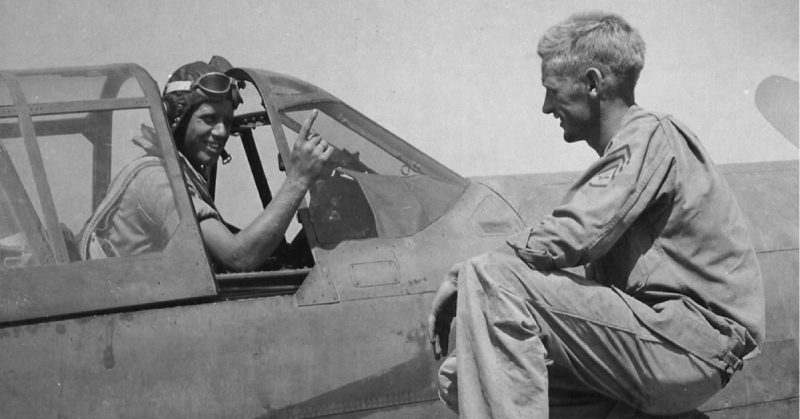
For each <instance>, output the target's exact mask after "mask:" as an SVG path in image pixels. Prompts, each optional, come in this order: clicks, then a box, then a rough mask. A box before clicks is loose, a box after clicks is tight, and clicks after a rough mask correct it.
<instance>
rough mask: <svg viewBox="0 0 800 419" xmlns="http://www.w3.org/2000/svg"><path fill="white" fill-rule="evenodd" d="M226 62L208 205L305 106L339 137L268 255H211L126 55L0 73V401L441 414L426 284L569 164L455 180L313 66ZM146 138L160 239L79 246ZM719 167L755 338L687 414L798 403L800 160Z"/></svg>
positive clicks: (91, 409) (520, 219)
mask: <svg viewBox="0 0 800 419" xmlns="http://www.w3.org/2000/svg"><path fill="white" fill-rule="evenodd" d="M215 60H216V62H217V63H220V65H224V64H225V61H224V60H221V59H219V58H217V59H215ZM212 61H214V60H212ZM226 68H227V66H226ZM227 73H228V74H229V75H231V76H232V77H234V78H236V79H238V80H239V81H240V84H241V85H242V86H243V89H242V92H243V95H244V96H245V104H244V105H243V106H242V107H240V109H238V110H237V115H236V117H235V121H234V130H235V136H234V137H231V139H230V140H229V143H228V150H229V151H230V159H227V158H226V161H228V160H229V162H228V164H222V165H220V167H219V168H218V170H217V171H216V172H215V173H214V174H213V176H212V182H211V186H212V193H215V195H216V200H217V202H219V203H220V205H221V206H223V205H224V204H227V205H228V208H241V209H242V211H246V210H247V209H248V208H249V209H251V210H253V211H258V209H259V208H261V207H263V206H265V205H266V204H267V203H268V202H269V201H270V199H271V193H270V190H271V189H273V190H274V188H275V185H277V184H279V183H280V180H281V179H280V177H281V176H283V175H282V174H281V167H282V166H283V165H284V164H285V163H286V162H289V159H288V153H289V149H290V145H291V144H290V143H289V140H291V139H293V138H294V136H295V134H294V133H295V132H297V131H298V130H299V127H300V123H301V121H303V119H304V118H305V116H306V115H307V114H308V113H309V112H311V111H312V110H313V109H318V110H319V111H320V114H319V117H318V118H317V121H316V123H315V125H314V128H313V129H314V130H316V131H318V132H320V133H321V134H322V135H323V137H324V138H325V139H327V140H328V142H329V143H330V144H332V145H333V146H334V147H336V153H335V155H334V157H335V160H336V162H337V165H338V167H337V168H336V169H335V171H334V172H333V173H332V174H331V176H329V177H326V178H324V179H322V180H320V181H318V182H317V183H316V184H315V185H314V186H313V188H312V189H311V191H310V193H309V196H308V199H307V201H306V203H304V204H303V205H302V207H301V209H300V211H299V212H298V217H297V218H298V221H297V225H296V226H295V227H294V228H293V229H290V231H289V232H288V233H287V239H286V243H285V244H284V246H283V247H282V249H283V250H282V251H280V252H278V253H277V255H276V257H275V260H274V261H273V262H274V263H272V264H271V266H272V268H271V269H269V270H264V271H258V272H246V273H225V272H216V271H215V270H214V267H213V266H212V263H211V261H210V260H209V257H208V256H207V254H206V252H205V250H204V247H203V241H202V237H201V235H200V231H199V228H198V225H197V222H196V220H195V218H194V213H193V209H192V204H191V201H190V199H189V195H188V192H187V190H186V186H185V184H184V181H183V178H182V174H181V168H180V164H179V160H178V155H177V152H176V150H175V145H174V143H173V140H172V138H171V136H170V133H169V130H168V126H167V122H166V121H165V118H164V114H163V108H162V105H161V101H160V93H159V88H158V86H157V84H156V82H155V81H154V80H153V78H152V77H151V76H150V75H149V74H148V73H147V72H146V71H145V70H144V69H142V68H141V67H140V66H138V65H135V64H114V65H106V66H92V67H80V68H56V69H41V70H15V71H12V70H7V71H0V353H2V357H0V416H1V417H8V418H45V417H52V418H131V417H135V418H146V417H157V418H162V417H192V418H221V417H236V418H306V417H337V418H367V417H372V418H434V417H437V418H438V417H454V414H452V413H451V412H449V411H448V410H447V409H446V408H445V407H444V405H443V404H442V403H441V402H440V401H439V400H438V397H437V393H436V387H435V381H434V377H435V373H436V370H437V366H438V364H437V362H436V361H435V360H434V358H433V356H432V353H431V348H430V347H429V343H428V342H427V339H426V326H425V319H426V316H427V314H428V310H429V308H430V304H431V298H432V296H433V292H434V291H435V290H436V288H437V286H438V284H439V282H440V280H441V279H442V278H443V276H444V273H445V271H446V270H447V268H449V267H450V266H451V265H452V264H453V263H455V262H457V261H460V260H462V259H465V258H467V257H470V256H474V255H477V254H479V253H481V252H485V251H488V250H493V249H496V248H498V247H501V246H504V243H505V238H506V237H507V236H509V235H510V234H512V233H514V232H516V231H518V230H520V229H521V228H523V227H524V226H525V225H526V224H531V223H534V222H536V221H537V220H538V219H539V218H540V217H541V216H542V215H544V214H546V213H547V212H548V211H549V210H550V209H551V208H553V207H554V206H555V205H556V204H557V203H558V201H559V199H560V198H561V195H562V194H563V192H564V191H565V189H566V188H567V186H568V185H569V184H570V182H571V181H572V180H573V179H575V177H576V175H577V174H576V173H549V174H531V175H518V176H498V177H479V178H472V179H468V178H464V177H462V176H460V175H459V174H458V173H455V172H454V171H452V170H450V169H448V168H447V167H444V166H443V165H441V164H440V163H438V162H437V161H435V160H434V159H432V158H430V157H428V156H427V155H425V154H424V153H423V152H421V151H419V150H418V149H417V148H415V147H413V146H411V145H410V144H409V143H407V142H405V141H403V140H402V139H400V138H398V137H397V136H395V135H393V134H392V133H391V132H389V131H387V130H386V129H384V128H383V127H381V126H380V125H379V124H377V123H376V122H374V121H372V120H370V119H369V118H368V117H366V116H364V114H362V113H360V112H359V111H357V110H355V109H353V108H352V107H350V106H348V105H347V104H346V103H344V102H343V101H341V100H339V99H337V98H336V97H335V96H334V95H332V94H330V93H328V92H326V91H325V90H322V89H320V88H318V87H316V86H313V85H312V84H309V83H307V82H304V81H302V80H299V79H297V78H294V77H291V76H287V75H282V74H277V73H274V72H270V71H267V70H259V69H250V68H228V70H227ZM795 92H796V82H795ZM762 96H763V95H762ZM794 100H795V102H794V103H795V113H796V112H797V111H796V103H797V102H796V95H795V99H794ZM795 124H796V122H795ZM796 132H797V128H796V125H794V133H795V135H796ZM142 139H145V140H147V141H142ZM132 140H133V141H132ZM794 141H795V143H796V139H795V140H794ZM143 155H157V156H158V159H157V163H156V164H161V165H162V166H163V167H164V169H165V170H166V172H167V173H168V177H169V181H170V182H171V190H172V194H173V196H174V200H175V204H176V207H177V209H178V213H179V222H177V223H175V226H174V227H173V228H172V229H171V230H170V239H169V242H168V243H166V244H165V245H164V247H163V249H161V250H159V251H154V252H151V253H146V254H142V255H138V256H134V257H108V258H100V259H88V260H87V259H86V257H85V252H83V250H84V249H85V246H87V245H88V244H89V243H88V242H87V234H86V233H87V227H86V226H87V220H90V219H91V217H92V215H93V214H95V213H97V211H98V209H99V208H100V207H102V206H103V205H105V204H104V201H105V202H108V201H113V196H114V189H115V188H114V186H115V185H117V184H119V182H118V180H119V179H121V178H124V177H125V176H126V173H127V174H130V170H126V168H130V167H131V166H129V162H131V161H134V160H136V159H137V158H140V157H142V156H143ZM722 170H723V171H724V173H725V175H726V177H727V180H728V182H729V183H730V185H731V186H732V187H733V189H734V190H735V191H736V193H737V194H738V197H739V200H740V201H739V202H740V205H741V206H742V207H743V210H744V212H745V213H746V215H747V217H748V220H749V223H750V224H749V225H750V228H751V233H752V236H753V240H754V242H755V246H756V248H757V251H758V256H759V261H760V263H761V268H762V270H763V274H764V279H765V281H766V293H767V304H768V306H767V307H768V311H767V343H766V344H765V346H764V348H763V353H762V354H761V356H760V357H758V358H756V359H754V360H752V361H748V362H747V363H746V364H745V367H744V370H743V371H740V372H739V373H738V374H736V375H735V377H734V378H733V380H732V381H731V382H730V383H729V385H728V386H727V387H726V388H725V389H724V390H723V391H722V392H721V393H720V394H718V395H717V396H716V397H714V398H713V399H712V400H710V401H709V402H708V403H706V404H705V405H703V406H702V407H701V409H700V410H699V411H697V412H695V415H696V417H714V418H723V417H724V418H756V417H758V418H761V417H787V418H788V417H792V418H795V417H797V410H798V339H797V332H798V299H797V295H798V235H797V231H798V162H797V160H789V161H780V162H765V163H751V164H732V165H726V166H723V167H722ZM241 191H251V193H250V194H249V195H248V196H246V197H244V198H243V197H241V196H237V195H236V194H235V193H234V192H239V193H240V192H241ZM109 197H111V198H109ZM226 201H227V202H226ZM231 201H232V202H231ZM224 215H225V214H223V216H224ZM101 221H102V220H101ZM92 228H100V229H101V228H102V222H98V223H97V226H96V227H92ZM90 229H91V228H90Z"/></svg>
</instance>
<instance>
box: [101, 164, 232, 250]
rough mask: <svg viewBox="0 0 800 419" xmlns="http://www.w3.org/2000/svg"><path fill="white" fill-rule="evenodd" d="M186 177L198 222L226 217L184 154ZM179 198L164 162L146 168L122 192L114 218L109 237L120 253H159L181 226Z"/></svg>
mask: <svg viewBox="0 0 800 419" xmlns="http://www.w3.org/2000/svg"><path fill="white" fill-rule="evenodd" d="M180 158H181V166H182V167H183V172H184V179H185V182H186V186H187V189H188V191H189V196H190V197H191V199H192V204H193V205H194V209H195V215H196V217H197V221H198V223H199V222H200V221H203V220H205V219H207V218H217V219H220V220H222V218H221V217H220V215H219V212H218V211H217V209H216V207H215V206H214V201H213V200H212V199H211V196H210V195H209V194H208V189H207V186H206V183H205V180H203V178H202V176H200V174H199V173H197V171H196V170H195V169H194V168H193V167H192V166H191V165H190V164H189V162H188V160H186V158H185V157H184V156H183V155H180ZM178 223H179V219H178V211H177V208H176V206H175V198H174V196H173V194H172V189H171V187H170V184H169V180H168V178H167V173H166V171H165V169H164V167H163V166H162V165H153V166H149V167H146V168H144V169H142V170H141V171H140V172H139V173H138V174H137V175H136V177H135V178H134V179H133V180H132V181H131V183H130V185H128V187H127V189H126V191H125V193H124V194H123V195H122V198H121V200H120V204H119V207H118V209H117V210H116V213H115V214H114V215H113V216H112V218H111V220H110V226H109V230H108V240H109V241H110V242H111V244H112V245H113V246H114V248H115V249H116V251H117V252H118V253H119V255H120V256H134V255H139V254H143V253H151V252H159V251H161V250H163V249H164V247H165V246H166V245H167V242H168V241H169V239H170V237H171V236H172V234H173V233H174V232H175V230H176V229H177V227H178Z"/></svg>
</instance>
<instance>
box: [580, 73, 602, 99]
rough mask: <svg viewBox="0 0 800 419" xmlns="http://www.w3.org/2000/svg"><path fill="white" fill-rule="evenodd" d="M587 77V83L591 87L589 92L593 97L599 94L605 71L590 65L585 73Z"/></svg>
mask: <svg viewBox="0 0 800 419" xmlns="http://www.w3.org/2000/svg"><path fill="white" fill-rule="evenodd" d="M583 76H584V77H585V78H586V85H587V86H588V87H589V94H590V95H592V96H593V97H596V96H597V93H598V90H599V89H600V84H601V83H602V82H603V73H602V72H600V70H598V69H597V68H595V67H589V68H588V69H586V72H585V73H584V74H583Z"/></svg>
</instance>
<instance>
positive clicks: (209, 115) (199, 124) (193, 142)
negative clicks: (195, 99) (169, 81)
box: [182, 100, 233, 168]
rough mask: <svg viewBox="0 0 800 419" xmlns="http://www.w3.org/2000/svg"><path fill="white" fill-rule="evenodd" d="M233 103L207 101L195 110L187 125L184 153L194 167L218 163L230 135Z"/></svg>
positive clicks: (227, 101)
mask: <svg viewBox="0 0 800 419" xmlns="http://www.w3.org/2000/svg"><path fill="white" fill-rule="evenodd" d="M232 121H233V103H232V102H231V101H230V100H222V101H219V102H205V103H203V104H201V105H200V106H199V107H198V108H197V110H195V111H194V113H193V114H192V116H191V118H190V119H189V125H187V127H186V136H185V137H184V141H183V150H182V151H183V154H184V155H185V156H186V158H187V159H189V162H190V163H191V164H192V166H194V167H196V168H197V167H200V165H202V166H213V165H215V164H217V160H218V159H219V155H220V153H222V149H223V148H224V147H225V143H226V142H227V141H228V136H229V135H230V130H231V122H232Z"/></svg>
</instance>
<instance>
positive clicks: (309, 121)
mask: <svg viewBox="0 0 800 419" xmlns="http://www.w3.org/2000/svg"><path fill="white" fill-rule="evenodd" d="M317 113H319V111H317V110H316V109H314V110H313V111H311V113H310V114H309V115H308V116H307V117H306V119H305V120H304V121H303V125H302V126H301V127H300V131H299V132H298V133H297V138H298V139H299V140H302V141H305V140H307V139H309V133H311V126H312V125H314V120H316V119H317ZM312 134H313V133H312Z"/></svg>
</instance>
